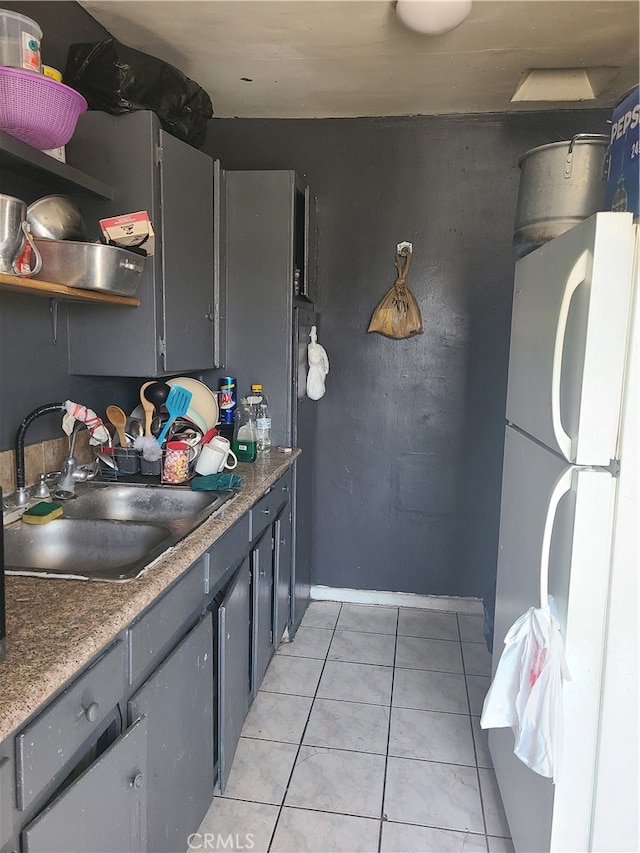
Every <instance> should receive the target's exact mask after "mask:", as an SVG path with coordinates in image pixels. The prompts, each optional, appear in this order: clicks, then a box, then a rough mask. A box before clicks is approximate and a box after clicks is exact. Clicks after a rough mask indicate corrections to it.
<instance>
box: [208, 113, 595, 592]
mask: <svg viewBox="0 0 640 853" xmlns="http://www.w3.org/2000/svg"><path fill="white" fill-rule="evenodd" d="M605 119H606V115H605V114H603V113H602V112H587V111H585V112H574V111H572V112H569V111H567V112H561V113H536V114H529V115H526V116H525V115H509V116H502V115H501V116H498V115H489V116H456V117H446V116H440V117H410V118H392V119H385V118H380V119H352V120H348V119H328V120H327V119H325V120H297V121H293V120H271V121H263V120H246V119H245V120H241V119H221V120H216V119H214V120H213V122H212V123H211V128H210V133H209V138H208V141H207V144H206V145H205V148H204V150H206V151H208V152H209V153H210V154H212V155H214V156H216V157H220V159H221V161H222V165H223V166H224V167H225V168H227V169H242V168H247V169H249V168H255V169H269V168H272V169H277V168H293V169H296V170H297V171H298V172H299V173H300V174H301V175H304V176H305V177H306V178H307V180H308V182H309V184H310V186H311V187H312V190H313V192H314V193H315V195H316V196H317V208H318V234H317V241H318V242H317V288H318V297H317V303H316V307H317V308H318V310H319V311H320V314H321V320H320V337H319V340H320V342H321V343H322V344H323V345H324V347H325V348H326V350H327V352H328V355H329V359H330V362H331V372H330V373H329V376H328V379H327V394H326V396H325V398H324V399H323V400H321V401H320V402H319V403H318V404H317V414H318V426H319V429H318V439H317V448H316V454H317V455H316V489H315V503H316V517H315V520H314V523H315V532H314V582H315V583H318V584H327V585H329V586H335V587H353V588H359V589H378V590H396V591H403V592H416V593H430V594H448V595H483V594H484V593H485V592H486V591H487V589H488V587H489V586H490V585H491V583H492V581H493V578H494V576H495V564H496V551H497V531H498V518H499V501H500V478H501V467H502V445H503V417H504V406H505V388H506V376H507V360H508V345H509V329H510V310H511V289H512V276H513V269H514V255H513V252H512V248H511V235H512V232H513V218H514V210H515V203H516V196H517V188H518V176H519V172H518V167H517V160H518V157H519V155H521V154H522V153H524V152H525V151H527V150H528V149H530V148H532V147H534V146H536V145H539V144H543V143H546V142H550V141H556V140H559V139H565V138H567V137H570V136H571V135H572V134H573V133H576V132H580V131H593V132H602V131H604V130H605V129H606V126H605ZM405 239H406V240H410V241H412V242H413V245H414V259H413V264H412V267H411V271H410V274H409V286H410V287H411V289H412V290H413V292H414V293H415V295H416V296H417V298H418V301H419V304H420V307H421V311H422V318H423V323H424V334H423V335H420V336H417V337H415V338H412V339H409V340H404V341H394V340H389V339H387V338H384V337H382V336H380V335H377V334H367V333H366V329H367V326H368V323H369V319H370V317H371V313H372V311H373V309H374V307H375V305H376V304H377V302H378V300H379V299H380V298H381V297H382V296H383V294H384V293H385V292H386V291H387V290H388V288H389V287H390V286H391V285H392V284H393V281H394V278H395V268H394V265H393V260H394V251H395V245H396V243H397V242H398V241H400V240H405ZM229 286H231V287H232V286H233V282H230V283H229ZM256 286H259V282H256Z"/></svg>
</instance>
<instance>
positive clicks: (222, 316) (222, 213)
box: [213, 160, 227, 367]
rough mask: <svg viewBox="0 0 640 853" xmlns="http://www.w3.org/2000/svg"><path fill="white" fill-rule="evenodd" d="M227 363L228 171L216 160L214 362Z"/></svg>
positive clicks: (214, 173)
mask: <svg viewBox="0 0 640 853" xmlns="http://www.w3.org/2000/svg"><path fill="white" fill-rule="evenodd" d="M226 363H227V192H226V172H225V170H224V169H223V168H222V167H221V166H220V161H219V160H214V161H213V364H214V367H224V366H225V365H226Z"/></svg>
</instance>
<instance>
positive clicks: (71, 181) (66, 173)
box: [0, 131, 113, 199]
mask: <svg viewBox="0 0 640 853" xmlns="http://www.w3.org/2000/svg"><path fill="white" fill-rule="evenodd" d="M0 165H2V166H6V167H7V168H8V169H10V170H11V171H12V172H14V173H16V174H19V175H24V176H26V177H28V178H32V179H35V180H38V181H40V182H41V183H46V184H47V185H48V186H50V187H51V189H53V190H57V191H58V192H85V193H89V194H91V195H95V196H98V197H99V198H106V199H111V198H113V189H112V188H111V187H110V186H109V185H108V184H105V183H103V182H102V181H99V180H98V179H97V178H94V177H92V176H91V175H87V174H85V173H84V172H81V171H80V170H79V169H76V168H74V167H73V166H70V165H69V164H68V163H61V162H60V160H56V159H55V157H50V156H49V155H48V154H43V153H42V151H39V150H38V149H37V148H32V147H31V146H30V145H25V143H24V142H20V140H19V139H15V138H14V137H13V136H9V134H8V133H3V132H2V131H0Z"/></svg>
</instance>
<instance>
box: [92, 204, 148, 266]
mask: <svg viewBox="0 0 640 853" xmlns="http://www.w3.org/2000/svg"><path fill="white" fill-rule="evenodd" d="M100 227H101V228H102V233H103V234H104V237H105V240H107V241H111V242H113V243H115V244H116V245H117V246H121V247H122V248H123V249H129V248H132V247H135V246H140V248H141V249H144V250H145V251H146V253H147V255H148V256H149V257H150V256H151V255H153V252H154V249H155V234H154V231H153V225H152V224H151V220H150V219H149V214H148V213H147V212H146V210H140V211H138V212H137V213H125V214H123V215H122V216H112V217H110V218H109V219H101V220H100Z"/></svg>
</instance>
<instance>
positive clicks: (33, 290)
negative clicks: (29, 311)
mask: <svg viewBox="0 0 640 853" xmlns="http://www.w3.org/2000/svg"><path fill="white" fill-rule="evenodd" d="M0 290H8V291H11V292H12V293H24V294H28V295H29V296H45V297H47V298H48V299H61V300H64V301H65V302H99V303H102V304H103V305H129V306H131V307H134V308H135V307H136V306H137V305H140V300H139V299H135V298H134V297H132V296H118V295H117V294H115V293H101V292H100V291H99V290H81V289H80V288H79V287H68V286H67V285H66V284H54V283H53V282H51V281H36V280H35V279H33V278H21V277H20V276H17V275H7V274H6V273H0Z"/></svg>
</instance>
